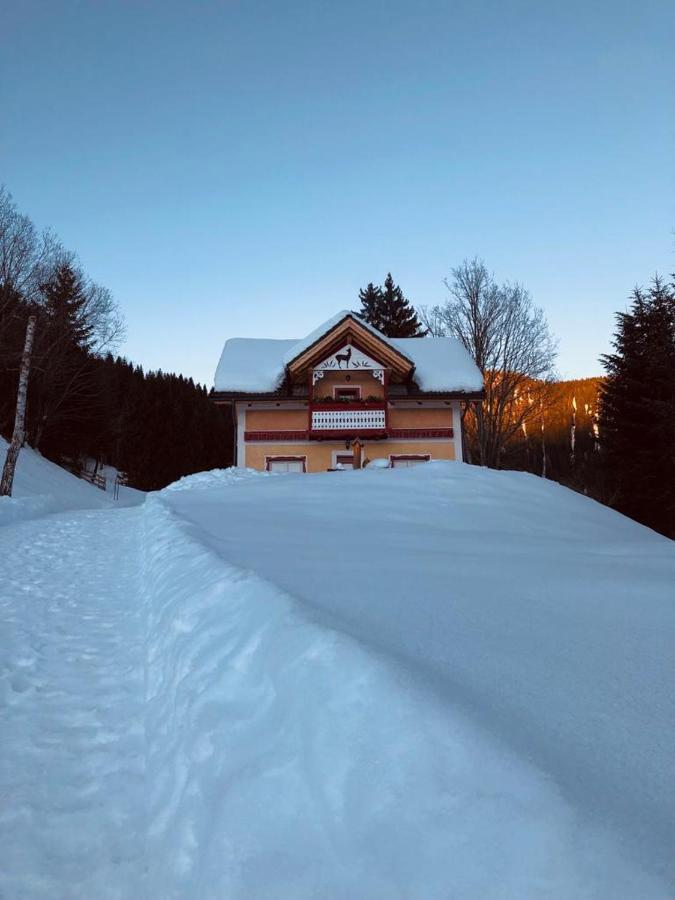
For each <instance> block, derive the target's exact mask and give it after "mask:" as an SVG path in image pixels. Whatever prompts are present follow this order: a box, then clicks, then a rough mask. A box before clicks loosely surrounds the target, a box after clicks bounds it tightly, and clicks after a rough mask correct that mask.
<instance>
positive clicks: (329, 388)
mask: <svg viewBox="0 0 675 900" xmlns="http://www.w3.org/2000/svg"><path fill="white" fill-rule="evenodd" d="M347 376H349V381H348V380H347ZM336 385H339V386H340V387H350V388H351V387H360V388H361V399H362V400H367V399H368V397H384V388H383V387H382V384H381V383H380V382H379V381H378V380H377V378H375V377H374V375H373V373H372V372H366V371H363V372H360V371H359V370H358V369H357V370H356V371H355V372H326V374H325V375H324V376H323V378H320V379H319V380H318V381H317V383H316V384H315V385H314V399H315V400H317V401H318V400H323V399H324V398H326V397H330V398H331V399H332V397H333V388H334V387H335V386H336Z"/></svg>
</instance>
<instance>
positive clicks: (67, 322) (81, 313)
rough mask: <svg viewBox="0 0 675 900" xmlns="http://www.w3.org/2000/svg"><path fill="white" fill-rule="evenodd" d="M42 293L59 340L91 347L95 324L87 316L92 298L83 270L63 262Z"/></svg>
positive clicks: (83, 348) (56, 337)
mask: <svg viewBox="0 0 675 900" xmlns="http://www.w3.org/2000/svg"><path fill="white" fill-rule="evenodd" d="M42 296H43V298H44V309H45V312H46V314H47V316H48V317H49V318H50V320H51V322H50V326H51V329H52V334H53V335H54V337H55V339H56V340H57V341H59V342H67V343H68V344H70V345H72V346H74V347H77V348H79V349H80V350H89V349H90V347H91V336H92V332H93V323H92V321H91V319H90V317H89V316H88V315H87V301H88V297H87V293H86V290H85V286H84V284H83V280H82V276H81V275H80V273H79V272H77V271H76V270H75V269H74V268H73V267H72V266H71V265H70V264H69V263H62V264H61V265H60V266H58V268H57V269H56V271H55V272H54V274H53V275H52V277H51V278H50V279H49V281H48V282H47V283H46V284H44V285H43V286H42Z"/></svg>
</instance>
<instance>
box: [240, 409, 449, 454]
mask: <svg viewBox="0 0 675 900" xmlns="http://www.w3.org/2000/svg"><path fill="white" fill-rule="evenodd" d="M339 402H340V401H338V403H339ZM331 408H332V407H331ZM339 408H340V407H339V406H338V409H339ZM243 436H244V441H245V442H246V443H247V444H249V443H255V442H268V443H274V442H275V441H309V440H314V441H316V440H321V441H344V440H345V438H350V439H355V438H356V437H358V438H360V439H361V440H362V441H372V440H383V439H384V438H391V439H392V440H404V441H415V440H433V439H439V438H440V439H444V440H451V439H452V438H453V437H454V430H453V429H452V428H381V429H380V428H361V429H359V428H334V429H330V430H328V429H311V428H310V429H308V430H306V431H246V432H243ZM242 450H243V448H242Z"/></svg>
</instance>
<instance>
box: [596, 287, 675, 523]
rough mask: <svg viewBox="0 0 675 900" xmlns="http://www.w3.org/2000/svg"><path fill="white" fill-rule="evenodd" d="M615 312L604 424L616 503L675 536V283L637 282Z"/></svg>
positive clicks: (605, 455)
mask: <svg viewBox="0 0 675 900" xmlns="http://www.w3.org/2000/svg"><path fill="white" fill-rule="evenodd" d="M616 318H617V331H616V335H615V338H614V341H613V346H614V349H615V352H614V353H611V354H608V355H606V356H604V357H603V358H602V362H603V365H604V367H605V369H606V370H607V381H606V383H605V385H604V387H603V390H602V393H601V403H600V423H599V424H600V443H601V448H602V454H603V458H604V461H605V466H606V470H607V475H608V477H609V479H610V484H611V487H612V489H613V494H612V498H611V505H613V506H615V507H616V508H617V509H619V510H620V511H621V512H624V513H626V515H629V516H631V517H632V518H635V519H637V520H638V521H640V522H643V523H644V524H646V525H649V526H650V527H651V528H655V529H656V530H657V531H661V532H662V533H663V534H666V535H668V536H670V537H675V283H671V284H670V285H668V284H664V283H663V282H662V281H661V280H659V279H658V278H655V279H654V281H653V282H652V284H651V286H650V287H649V288H648V289H647V290H643V289H641V288H636V289H635V291H634V292H633V302H632V306H631V309H630V312H627V313H619V314H618V315H617V317H616Z"/></svg>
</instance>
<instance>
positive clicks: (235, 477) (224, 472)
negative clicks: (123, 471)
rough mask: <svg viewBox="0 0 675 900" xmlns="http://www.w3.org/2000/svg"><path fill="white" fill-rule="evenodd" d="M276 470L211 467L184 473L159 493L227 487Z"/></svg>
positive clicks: (262, 476) (270, 473)
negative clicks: (205, 469)
mask: <svg viewBox="0 0 675 900" xmlns="http://www.w3.org/2000/svg"><path fill="white" fill-rule="evenodd" d="M277 474H278V473H277V472H259V471H258V470H257V469H247V468H245V467H243V466H232V467H231V468H229V469H211V471H210V472H197V473H196V474H195V475H184V476H183V477H182V478H179V479H178V481H174V482H173V483H172V484H170V485H168V486H167V487H165V488H163V489H162V492H161V493H165V492H166V491H168V492H169V493H171V492H173V491H208V490H211V489H212V488H219V487H227V486H228V485H230V484H235V483H236V482H238V481H246V480H247V479H249V478H269V477H270V475H277Z"/></svg>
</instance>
